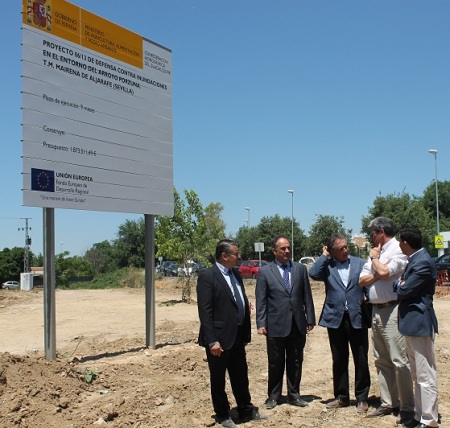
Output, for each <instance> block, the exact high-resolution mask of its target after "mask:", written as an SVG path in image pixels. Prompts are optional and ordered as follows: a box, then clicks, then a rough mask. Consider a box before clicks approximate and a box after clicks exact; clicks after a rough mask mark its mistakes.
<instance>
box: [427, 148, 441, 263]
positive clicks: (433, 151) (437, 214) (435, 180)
mask: <svg viewBox="0 0 450 428" xmlns="http://www.w3.org/2000/svg"><path fill="white" fill-rule="evenodd" d="M428 153H430V154H431V155H434V175H435V179H434V183H435V185H436V231H437V235H440V229H439V191H438V175H437V153H438V151H437V150H436V149H430V150H428ZM442 254H443V250H442V248H439V249H438V255H439V256H441V255H442Z"/></svg>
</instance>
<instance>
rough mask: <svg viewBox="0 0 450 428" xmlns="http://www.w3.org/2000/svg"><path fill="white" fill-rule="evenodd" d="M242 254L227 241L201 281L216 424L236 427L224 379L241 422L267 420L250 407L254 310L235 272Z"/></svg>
mask: <svg viewBox="0 0 450 428" xmlns="http://www.w3.org/2000/svg"><path fill="white" fill-rule="evenodd" d="M238 259H239V248H238V246H237V244H236V243H235V242H233V241H232V240H229V239H223V240H221V241H220V242H219V243H218V244H217V247H216V263H215V264H214V265H213V266H212V267H211V268H209V269H206V270H203V271H202V272H201V273H200V275H199V277H198V281H197V302H198V314H199V318H200V334H199V339H198V343H199V345H201V346H204V347H205V349H206V357H207V360H208V366H209V371H210V383H211V398H212V402H213V407H214V411H215V412H216V420H217V422H218V423H220V424H221V425H222V426H223V427H226V428H233V427H235V426H236V425H235V423H234V421H233V420H232V419H231V418H230V405H229V403H228V398H227V394H226V392H225V373H226V371H228V376H229V378H230V382H231V388H232V390H233V394H234V397H235V399H236V403H237V410H238V414H239V419H240V422H247V421H250V420H262V419H267V417H266V416H263V415H261V414H260V413H259V412H258V411H257V408H255V407H254V406H253V404H252V403H251V397H250V392H249V387H248V367H247V360H246V354H245V346H246V345H247V343H249V342H250V306H249V303H248V299H247V296H246V295H245V289H244V285H243V282H242V278H241V275H240V274H239V271H237V270H233V266H235V265H236V263H237V261H238Z"/></svg>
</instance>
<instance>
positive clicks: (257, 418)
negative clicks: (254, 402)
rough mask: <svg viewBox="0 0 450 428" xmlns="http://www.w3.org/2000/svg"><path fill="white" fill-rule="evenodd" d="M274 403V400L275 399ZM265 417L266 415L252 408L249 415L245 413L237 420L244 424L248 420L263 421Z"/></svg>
mask: <svg viewBox="0 0 450 428" xmlns="http://www.w3.org/2000/svg"><path fill="white" fill-rule="evenodd" d="M275 403H276V401H275ZM266 419H267V416H266V415H262V414H261V413H259V412H258V410H256V409H254V410H253V412H252V414H251V415H245V416H243V417H242V418H239V422H240V423H241V424H245V423H246V422H250V421H256V422H257V421H265V420H266Z"/></svg>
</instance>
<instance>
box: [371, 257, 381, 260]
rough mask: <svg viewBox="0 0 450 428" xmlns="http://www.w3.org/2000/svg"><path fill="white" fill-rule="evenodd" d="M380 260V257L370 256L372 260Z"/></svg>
mask: <svg viewBox="0 0 450 428" xmlns="http://www.w3.org/2000/svg"><path fill="white" fill-rule="evenodd" d="M379 258H380V256H370V260H373V259H379Z"/></svg>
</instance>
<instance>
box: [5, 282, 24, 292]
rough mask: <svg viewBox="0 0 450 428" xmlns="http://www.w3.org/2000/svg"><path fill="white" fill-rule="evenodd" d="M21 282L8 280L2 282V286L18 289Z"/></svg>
mask: <svg viewBox="0 0 450 428" xmlns="http://www.w3.org/2000/svg"><path fill="white" fill-rule="evenodd" d="M19 287H20V284H19V283H18V282H17V281H6V282H4V283H3V284H2V288H3V289H5V290H17V289H18V288H19Z"/></svg>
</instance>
